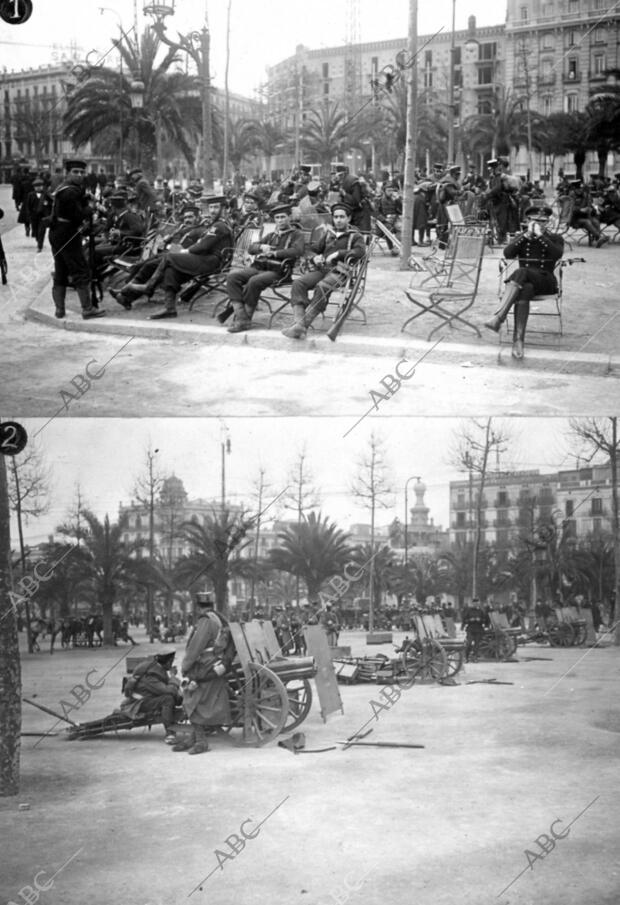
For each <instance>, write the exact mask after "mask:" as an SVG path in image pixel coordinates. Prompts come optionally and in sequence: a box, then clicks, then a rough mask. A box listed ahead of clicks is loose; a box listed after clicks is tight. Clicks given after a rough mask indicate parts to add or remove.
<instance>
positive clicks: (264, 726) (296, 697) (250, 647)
mask: <svg viewBox="0 0 620 905" xmlns="http://www.w3.org/2000/svg"><path fill="white" fill-rule="evenodd" d="M230 632H231V637H232V640H233V643H234V647H235V657H234V660H233V662H232V665H231V666H230V668H229V669H228V671H227V673H226V679H227V683H228V694H229V702H230V713H231V724H230V725H229V726H223V727H222V729H223V730H224V731H225V732H230V731H231V730H233V729H238V728H240V729H242V735H241V739H240V741H241V743H242V744H245V745H257V746H260V745H265V744H267V743H268V742H270V741H272V740H273V739H275V738H276V736H278V735H279V734H280V733H282V732H289V731H290V730H292V729H295V728H296V727H297V726H299V725H300V724H301V723H302V722H303V721H304V720H305V719H306V717H307V715H308V713H309V712H310V708H311V706H312V686H311V685H310V681H309V680H310V679H311V678H313V677H314V676H316V673H317V668H316V664H315V660H314V658H313V657H284V656H282V655H281V653H280V650H279V647H278V644H277V641H276V638H275V633H274V632H273V628H272V626H271V624H270V623H259V622H255V621H253V622H249V623H245V624H243V623H235V622H231V623H230ZM144 659H145V658H137V657H127V660H126V665H127V675H126V676H125V677H124V679H123V692H124V691H125V688H126V685H127V680H128V678H129V676H130V675H131V674H132V673H133V670H134V669H135V668H136V667H137V665H138V663H139V662H142V661H143V660H144ZM148 659H153V657H152V656H151V657H150V658H148ZM138 688H139V685H138ZM139 702H140V695H139V693H136V692H133V694H132V699H131V701H129V702H128V701H127V700H126V701H125V702H124V705H121V707H120V708H118V709H117V710H115V711H114V712H113V713H111V714H110V715H109V716H106V717H103V719H99V720H92V721H91V722H88V723H79V724H78V723H72V725H71V728H70V729H68V730H67V737H68V738H69V739H71V740H73V739H80V740H84V739H89V738H93V737H95V736H99V735H103V734H105V733H107V732H119V731H121V730H126V729H135V728H138V727H148V728H149V729H150V728H151V726H152V725H153V724H154V723H157V722H159V721H160V718H159V714H158V713H153V712H152V711H149V710H148V708H146V707H141V706H140V704H139ZM127 704H137V706H133V707H128V706H127ZM175 719H176V723H175V726H174V727H173V728H174V731H175V732H176V733H177V735H179V736H182V735H183V734H184V732H185V731H186V730H188V731H189V725H188V724H187V722H186V719H185V714H184V712H183V708H182V707H180V706H179V707H177V708H176V712H175Z"/></svg>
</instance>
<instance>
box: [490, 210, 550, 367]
mask: <svg viewBox="0 0 620 905" xmlns="http://www.w3.org/2000/svg"><path fill="white" fill-rule="evenodd" d="M551 214H552V210H551V208H550V207H530V208H528V209H527V210H526V211H525V216H526V218H527V221H528V222H527V229H526V230H525V232H523V233H521V235H519V236H517V237H516V238H515V239H513V240H512V242H509V243H508V245H507V246H506V247H505V248H504V257H505V258H508V259H509V260H510V259H513V258H518V259H519V267H518V268H517V269H516V270H513V271H512V273H511V274H510V276H509V277H508V279H507V280H506V288H505V290H504V294H503V296H502V304H501V308H500V310H499V311H498V312H497V314H496V315H495V316H494V317H493V318H492V319H491V320H490V321H488V322H487V323H485V325H484V326H485V327H488V328H489V330H494V331H495V332H496V333H499V330H500V329H501V326H502V324H503V323H504V321H505V320H506V318H507V317H508V312H509V311H510V309H511V308H512V306H513V305H515V319H514V334H513V347H512V354H513V356H514V357H515V358H523V343H524V341H525V328H526V326H527V319H528V316H529V313H530V300H531V299H532V298H533V297H534V296H535V295H551V294H553V293H555V292H557V291H558V281H557V279H556V277H555V274H554V268H555V265H556V263H557V262H558V261H559V260H560V258H561V257H562V255H563V253H564V239H563V238H562V236H559V235H557V234H556V233H551V232H548V230H547V226H548V223H549V218H550V217H551ZM515 303H516V304H515Z"/></svg>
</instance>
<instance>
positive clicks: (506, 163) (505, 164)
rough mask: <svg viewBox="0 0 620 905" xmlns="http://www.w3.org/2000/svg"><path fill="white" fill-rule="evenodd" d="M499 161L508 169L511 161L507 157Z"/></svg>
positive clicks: (499, 158)
mask: <svg viewBox="0 0 620 905" xmlns="http://www.w3.org/2000/svg"><path fill="white" fill-rule="evenodd" d="M497 160H498V162H499V163H501V165H502V166H503V167H507V166H508V164H509V163H510V161H509V160H508V158H507V157H498V158H497Z"/></svg>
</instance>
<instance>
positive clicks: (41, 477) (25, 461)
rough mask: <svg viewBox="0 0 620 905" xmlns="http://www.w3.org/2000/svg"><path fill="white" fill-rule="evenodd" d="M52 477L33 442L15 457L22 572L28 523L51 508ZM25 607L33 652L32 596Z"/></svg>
mask: <svg viewBox="0 0 620 905" xmlns="http://www.w3.org/2000/svg"><path fill="white" fill-rule="evenodd" d="M50 477H51V474H50V470H49V468H48V467H47V466H46V464H45V461H44V458H43V454H42V452H41V450H40V449H38V447H37V446H36V444H34V443H31V444H29V445H28V446H27V447H26V449H25V450H24V452H23V453H20V454H19V455H18V456H13V457H12V458H11V463H10V466H9V478H8V488H9V491H8V494H9V507H10V509H11V510H12V511H13V512H14V514H15V519H16V521H17V535H18V538H19V559H20V563H21V569H22V575H25V574H26V545H25V543H24V524H27V523H28V520H29V519H31V518H38V517H39V516H41V515H44V514H45V513H46V512H47V510H48V508H49V502H48V496H49V483H50ZM25 610H26V634H27V638H28V652H29V653H32V632H31V628H30V604H29V602H28V598H26V602H25Z"/></svg>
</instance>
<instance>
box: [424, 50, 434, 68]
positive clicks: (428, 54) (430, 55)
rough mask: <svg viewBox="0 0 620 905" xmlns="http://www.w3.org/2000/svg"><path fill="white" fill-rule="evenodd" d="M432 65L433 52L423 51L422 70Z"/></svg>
mask: <svg viewBox="0 0 620 905" xmlns="http://www.w3.org/2000/svg"><path fill="white" fill-rule="evenodd" d="M432 65H433V51H432V50H425V51H424V68H425V69H426V68H427V67H428V66H432Z"/></svg>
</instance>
